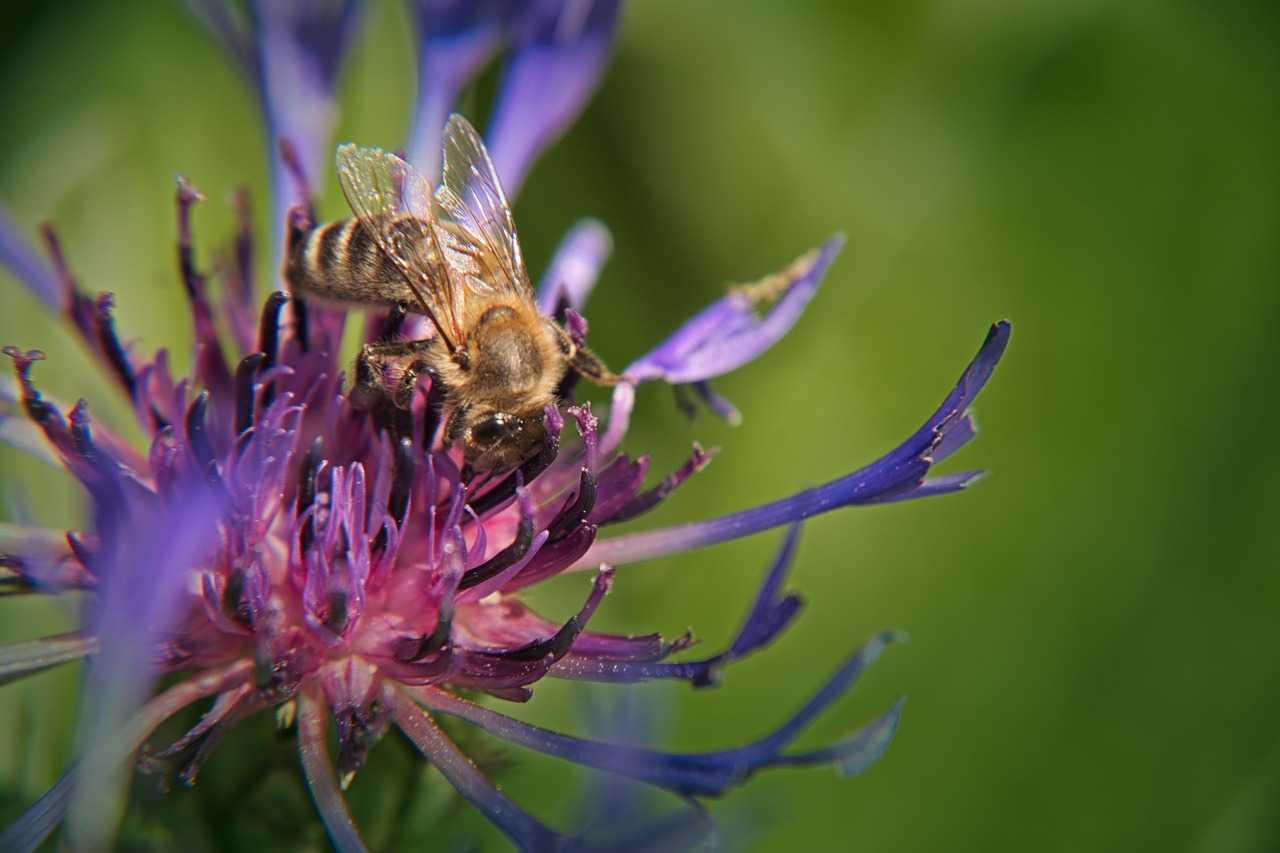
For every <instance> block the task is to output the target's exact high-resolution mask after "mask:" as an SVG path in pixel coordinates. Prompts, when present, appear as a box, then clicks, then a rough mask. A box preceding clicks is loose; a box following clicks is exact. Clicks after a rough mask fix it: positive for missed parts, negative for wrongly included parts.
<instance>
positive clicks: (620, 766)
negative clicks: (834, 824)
mask: <svg viewBox="0 0 1280 853" xmlns="http://www.w3.org/2000/svg"><path fill="white" fill-rule="evenodd" d="M899 638H900V637H899V635H897V634H895V633H894V632H884V633H881V634H879V635H877V636H875V637H873V638H872V639H871V640H869V641H868V642H867V643H866V644H864V645H863V646H862V648H860V649H858V650H857V651H856V652H855V653H854V654H853V655H852V656H850V657H849V659H848V660H847V661H845V663H844V665H843V666H841V667H840V669H838V670H837V671H836V672H835V673H834V674H833V675H832V676H831V677H830V678H829V679H828V680H827V682H826V683H825V684H823V686H822V687H821V688H820V689H819V690H818V692H817V693H815V694H814V696H813V697H812V698H811V699H810V700H809V701H808V702H806V703H805V704H804V706H803V707H801V709H800V710H799V711H798V712H797V713H796V714H794V715H793V716H792V717H791V718H790V719H788V720H787V721H786V722H785V723H784V724H783V725H782V726H780V727H779V728H778V729H777V730H775V731H774V732H773V733H771V734H769V735H767V736H766V737H764V738H761V739H760V740H758V741H755V742H753V743H750V744H747V745H746V746H743V747H739V748H737V749H727V750H721V751H717V752H691V753H666V752H658V751H655V750H648V749H638V748H635V747H631V746H618V745H614V744H607V743H596V742H593V741H588V740H583V739H581V738H575V737H570V736H568V735H562V734H557V733H556V732H552V731H548V730H546V729H542V728H539V727H537V726H531V725H529V724H528V723H524V722H521V721H519V720H515V719H512V718H511V717H507V716H505V715H503V714H499V713H497V712H496V711H492V710H489V709H488V708H483V707H480V706H478V705H474V704H472V703H471V702H468V701H466V700H464V699H461V698H459V697H457V696H455V695H453V694H452V693H449V692H447V691H444V690H441V689H439V688H434V687H421V688H406V692H408V693H409V694H410V695H412V696H414V697H415V698H417V699H418V701H420V702H422V703H423V704H424V705H425V706H426V707H427V708H429V709H431V710H434V711H439V712H441V713H444V714H450V715H452V716H455V717H458V718H460V719H463V720H466V721H467V722H469V723H471V724H472V725H474V726H476V727H477V728H479V729H481V730H482V731H484V732H487V733H488V734H491V735H494V736H495V737H500V738H503V739H505V740H508V741H510V742H512V743H516V744H519V745H521V746H524V747H527V748H529V749H533V750H536V751H538V752H543V753H546V754H547V755H551V756H554V757H556V758H560V759H563V760H565V761H572V762H574V763H575V764H581V765H583V766H585V767H594V768H596V769H597V770H604V771H606V772H609V773H615V774H618V775H621V776H626V777H628V778H631V779H636V780H638V781H641V782H644V783H646V784H649V785H653V786H655V787H659V788H664V789H666V790H669V791H672V792H674V793H677V794H685V795H689V796H698V797H714V796H719V795H721V794H723V793H725V792H726V791H727V790H728V789H729V788H731V787H733V786H735V785H739V784H741V783H743V782H745V781H746V780H747V779H748V778H750V777H751V776H753V775H754V774H755V773H757V772H759V771H761V770H764V769H767V768H769V767H779V766H799V765H804V766H812V765H814V764H817V763H824V764H834V765H836V766H837V767H838V768H839V769H841V770H842V772H843V771H844V770H846V769H848V770H856V769H860V768H863V767H866V766H868V765H870V764H871V763H872V762H874V761H875V759H876V758H878V757H879V756H880V754H881V753H883V752H884V749H885V748H886V747H887V746H888V744H889V740H890V738H891V737H892V734H893V731H894V729H895V727H896V726H897V721H898V715H899V712H900V709H901V700H899V701H898V702H895V703H894V704H893V705H892V706H890V708H889V709H888V710H886V711H885V712H884V713H883V714H881V715H880V716H879V717H877V718H876V719H874V720H872V721H871V722H870V723H869V724H867V725H866V726H864V727H862V728H861V729H859V730H858V731H856V732H853V733H851V734H850V735H847V736H846V737H844V738H842V739H841V740H840V741H838V742H837V743H835V744H832V745H831V746H829V747H826V748H824V749H820V750H812V751H809V752H804V753H799V754H794V755H787V754H786V753H784V752H783V751H782V750H783V749H785V748H786V747H787V746H789V745H790V744H791V742H792V741H794V740H795V739H796V737H798V736H799V734H800V733H801V732H802V731H803V730H804V728H805V727H806V726H808V725H809V723H810V722H812V720H813V719H814V717H816V716H817V715H818V714H819V713H821V712H822V711H824V710H825V709H826V708H827V707H828V706H830V705H831V704H832V703H833V702H835V701H836V700H837V699H838V698H840V697H841V696H843V695H844V694H845V693H846V692H847V691H848V690H849V688H850V687H851V686H852V685H853V683H854V682H855V681H856V680H857V679H858V677H859V676H861V674H862V673H863V672H864V671H865V670H866V668H867V667H868V666H870V665H871V664H872V663H874V662H875V660H876V658H878V657H879V656H880V653H881V652H882V651H883V650H884V648H885V647H886V646H887V645H888V644H889V643H891V642H893V641H895V640H897V639H899Z"/></svg>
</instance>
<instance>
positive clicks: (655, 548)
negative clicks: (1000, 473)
mask: <svg viewBox="0 0 1280 853" xmlns="http://www.w3.org/2000/svg"><path fill="white" fill-rule="evenodd" d="M1009 332H1010V327H1009V324H1008V323H1007V322H1004V321H1002V322H999V323H996V324H995V325H994V326H992V327H991V331H990V332H989V333H988V334H987V338H986V340H985V341H983V343H982V348H981V349H979V350H978V355H977V356H976V357H975V358H974V360H973V361H972V362H971V363H970V364H969V367H968V368H967V369H966V370H965V372H964V374H963V375H961V377H960V381H959V382H958V383H957V384H956V387H955V389H954V390H953V391H952V392H951V393H950V394H949V395H948V396H947V398H946V400H944V401H943V403H942V405H941V406H940V407H939V408H938V410H937V411H936V412H934V413H933V416H932V417H930V418H929V419H928V420H927V421H925V423H924V425H923V426H921V427H920V429H918V430H917V431H916V432H915V434H914V435H912V436H911V438H909V439H907V440H906V441H905V442H903V443H902V444H901V445H899V446H898V447H897V448H895V449H894V450H893V451H892V452H890V453H889V454H887V455H886V456H883V457H881V458H880V459H878V460H876V461H875V462H873V463H871V464H870V465H867V466H866V467H864V468H859V469H858V470H857V471H854V472H853V473H851V474H846V475H845V476H843V477H841V478H839V479H837V480H832V481H831V482H829V483H825V484H823V485H821V486H817V487H815V488H812V489H807V490H805V491H803V492H800V493H798V494H795V495H792V496H791V497H789V498H784V499H782V500H779V501H774V502H773V503H770V504H765V505H764V506H758V507H754V508H752V509H748V510H743V511H742V512H735V513H731V514H729V515H723V516H720V517H719V518H712V519H707V520H705V521H697V522H692V523H690V524H685V525H681V526H679V527H668V528H663V529H659V530H649V531H646V532H644V533H636V534H633V535H630V536H618V537H615V538H613V539H603V540H600V541H597V542H596V543H594V545H593V546H592V548H591V550H590V551H588V552H587V553H586V554H585V555H584V556H583V557H582V558H581V559H580V560H578V561H577V562H576V563H574V564H573V566H571V567H570V568H571V569H572V570H579V571H581V570H584V569H591V568H595V567H596V566H597V565H599V564H600V563H609V564H611V565H621V564H624V563H633V562H636V561H637V560H648V559H652V558H653V557H658V556H662V555H664V554H673V553H677V552H681V551H688V550H690V549H692V548H701V547H704V546H706V545H712V544H714V543H716V542H726V541H728V540H730V539H738V538H740V537H743V536H749V535H751V534H752V533H759V532H760V531H761V530H768V529H769V528H771V527H777V526H778V525H780V524H788V523H791V522H795V521H800V520H802V519H805V518H809V517H810V516H814V515H819V514H820V513H824V512H829V511H831V510H833V509H839V508H840V507H845V506H854V505H858V504H870V503H885V502H888V501H897V500H906V499H909V498H918V497H926V496H929V495H935V494H942V493H945V492H952V491H956V490H957V489H962V488H964V487H965V486H967V485H968V484H969V483H970V482H972V481H973V479H974V478H975V477H977V476H978V475H977V473H966V474H954V475H950V476H947V477H939V478H937V479H936V480H926V479H925V478H926V476H927V475H928V473H929V470H930V469H931V468H932V467H933V464H934V463H935V462H936V461H937V455H936V454H937V452H938V450H939V448H941V449H943V450H944V451H945V453H946V454H950V453H952V452H954V451H955V450H956V449H957V448H958V447H959V446H960V445H961V444H963V443H964V442H967V441H968V440H969V439H971V438H973V436H974V425H973V421H972V418H971V416H970V414H969V404H970V403H971V402H972V401H973V399H974V398H975V397H977V396H978V393H979V392H980V391H981V390H982V388H983V386H984V385H986V383H987V380H988V379H990V378H991V372H992V371H993V370H995V366H996V364H997V363H998V362H999V361H1000V357H1001V356H1002V355H1003V354H1004V351H1005V347H1006V346H1008V343H1009ZM610 431H611V432H612V424H611V425H610ZM953 434H955V435H958V436H959V437H958V438H952V437H951V436H952V435H953ZM608 442H609V436H606V438H605V441H604V442H603V444H605V445H607V444H608Z"/></svg>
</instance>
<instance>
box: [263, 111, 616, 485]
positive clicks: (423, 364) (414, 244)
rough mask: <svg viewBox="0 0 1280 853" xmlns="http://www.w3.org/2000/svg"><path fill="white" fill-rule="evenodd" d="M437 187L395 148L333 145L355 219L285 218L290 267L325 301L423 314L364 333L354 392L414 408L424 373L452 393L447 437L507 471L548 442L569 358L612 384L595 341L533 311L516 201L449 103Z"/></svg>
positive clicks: (477, 461)
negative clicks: (367, 338)
mask: <svg viewBox="0 0 1280 853" xmlns="http://www.w3.org/2000/svg"><path fill="white" fill-rule="evenodd" d="M443 150H444V166H443V179H442V181H441V183H440V185H439V186H438V187H436V188H435V190H434V192H433V191H432V190H431V187H430V185H429V183H428V181H427V180H426V178H424V177H423V176H422V175H421V174H420V173H419V172H417V171H416V170H415V169H414V168H413V167H412V166H410V165H409V164H408V163H406V162H405V161H404V160H402V159H400V158H399V157H397V156H395V155H394V154H391V153H388V152H386V151H383V150H381V149H379V148H363V147H360V146H357V145H354V144H352V143H347V144H345V145H341V146H339V147H338V150H337V154H336V161H337V168H338V179H339V182H340V183H341V186H342V192H343V194H344V195H345V196H346V199H347V203H348V204H349V205H350V206H351V210H352V212H353V213H354V214H355V216H354V217H353V218H350V219H345V220H341V221H338V222H333V223H330V224H328V225H323V226H320V227H316V228H308V227H302V226H300V225H298V224H297V223H294V224H292V225H291V229H290V235H289V247H288V252H287V258H286V261H285V270H284V275H285V278H286V280H287V281H288V282H289V283H290V285H291V286H292V287H293V288H294V289H295V290H298V291H301V292H303V293H305V294H308V295H311V296H314V297H317V298H318V299H320V300H321V301H328V302H342V303H358V304H364V305H380V306H392V307H399V308H401V309H404V310H408V311H412V312H418V313H421V314H423V315H425V316H426V317H427V318H428V319H429V320H430V321H431V323H432V325H433V326H434V327H435V328H434V333H433V334H431V336H429V337H428V338H426V339H425V340H417V341H382V342H377V343H371V344H366V345H365V346H364V348H363V349H362V350H361V353H360V355H359V357H358V358H357V360H356V366H355V379H354V383H353V384H352V386H351V389H350V399H351V400H352V403H353V404H354V405H355V406H357V407H358V408H361V409H365V410H369V409H374V408H377V407H378V406H380V405H395V406H398V407H400V408H408V406H409V404H410V401H411V399H412V394H413V390H414V386H415V384H416V383H417V381H418V380H419V379H420V378H421V376H422V375H423V374H426V375H428V376H430V377H431V380H432V382H434V383H435V384H436V385H437V387H439V388H440V389H441V390H442V391H443V394H444V405H445V408H446V409H447V410H448V411H449V416H448V419H447V421H446V423H445V428H444V441H445V443H446V444H447V445H450V446H453V445H456V446H459V447H461V449H462V452H463V458H464V460H465V461H466V463H467V464H468V465H469V466H470V468H471V469H472V470H475V471H500V470H504V469H508V468H513V467H515V466H517V465H519V464H520V463H522V462H524V461H525V460H526V459H529V458H530V457H532V456H534V455H535V454H536V453H538V451H539V450H541V448H542V445H543V440H544V438H545V436H546V425H545V423H544V410H545V409H546V407H547V406H549V405H554V404H556V403H557V399H556V391H557V389H558V387H559V385H560V382H561V380H562V379H563V377H564V375H565V371H566V370H567V369H572V370H574V371H575V372H577V373H578V374H580V375H582V376H585V377H587V378H589V379H591V380H593V381H595V382H597V383H600V384H606V385H609V384H614V383H616V382H617V381H618V378H617V377H615V376H614V375H613V374H611V373H610V372H609V371H608V369H607V368H606V367H605V366H604V365H603V363H601V362H600V360H599V359H598V358H596V356H595V355H594V354H593V353H591V351H590V350H588V349H586V348H585V347H583V346H579V345H578V344H577V343H576V342H575V341H574V340H573V338H572V337H570V335H569V334H568V333H567V332H566V331H565V330H564V329H563V328H561V327H560V325H559V324H558V323H556V322H555V321H554V320H552V319H549V318H547V317H543V316H542V315H541V314H539V313H538V308H537V305H536V304H535V302H534V295H533V289H532V287H531V286H530V285H529V276H528V273H527V272H526V271H525V267H524V260H523V256H522V255H521V252H520V241H519V240H518V239H517V237H516V229H515V223H514V222H513V221H512V216H511V207H510V205H509V204H508V203H507V199H506V196H505V195H504V194H503V191H502V186H501V185H500V184H499V182H498V175H497V172H496V171H495V169H494V167H493V163H492V161H490V159H489V154H488V152H487V151H486V150H485V146H484V142H483V141H482V140H481V138H480V135H479V134H478V133H476V131H475V129H474V128H473V127H472V126H471V124H470V123H469V122H468V121H467V120H466V119H465V118H463V117H462V116H460V115H458V114H456V113H455V114H454V115H452V116H450V117H449V121H448V123H447V124H446V126H445V129H444V137H443Z"/></svg>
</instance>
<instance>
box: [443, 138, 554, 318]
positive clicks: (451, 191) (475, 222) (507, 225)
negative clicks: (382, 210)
mask: <svg viewBox="0 0 1280 853" xmlns="http://www.w3.org/2000/svg"><path fill="white" fill-rule="evenodd" d="M442 147H443V148H444V180H443V182H442V183H441V184H440V186H439V187H438V188H437V189H436V214H437V216H438V217H439V220H438V221H439V230H440V243H441V246H442V248H443V249H444V256H445V258H446V260H447V262H448V265H449V266H450V267H451V268H452V270H453V272H454V273H455V275H454V281H455V282H458V283H459V284H461V285H463V286H465V287H466V288H467V289H468V290H470V291H472V292H474V293H478V294H485V295H487V294H506V295H511V296H518V297H520V298H522V299H527V300H529V301H530V302H532V301H533V288H531V287H530V286H529V274H528V273H527V272H525V268H524V257H523V255H522V254H521V252H520V241H519V239H518V238H517V237H516V226H515V222H514V220H513V219H512V218H511V206H510V205H509V204H508V203H507V197H506V195H505V194H503V192H502V185H501V184H500V183H499V182H498V173H497V171H496V170H495V169H494V168H493V162H492V161H491V160H490V159H489V152H488V151H486V150H485V147H484V141H483V140H482V139H481V138H480V134H478V133H476V130H475V128H473V127H472V126H471V123H470V122H468V121H467V120H466V119H465V118H463V117H462V116H460V115H458V114H457V113H454V114H453V115H451V116H449V121H448V123H447V124H446V125H445V128H444V139H443V146H442Z"/></svg>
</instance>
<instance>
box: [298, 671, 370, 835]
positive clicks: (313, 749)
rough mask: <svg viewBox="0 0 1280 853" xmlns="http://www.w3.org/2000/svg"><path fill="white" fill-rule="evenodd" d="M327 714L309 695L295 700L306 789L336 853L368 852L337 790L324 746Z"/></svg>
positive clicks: (306, 693)
mask: <svg viewBox="0 0 1280 853" xmlns="http://www.w3.org/2000/svg"><path fill="white" fill-rule="evenodd" d="M327 713H328V711H327V709H326V708H325V707H323V705H322V703H321V701H320V699H319V697H317V696H313V695H311V692H310V691H304V692H303V693H302V694H300V695H299V696H298V754H299V756H300V757H301V758H302V769H303V772H304V773H305V774H306V777H307V789H308V790H310V791H311V798H312V799H313V800H314V801H315V804H316V811H318V812H319V813H320V819H321V820H322V821H324V828H325V829H326V830H327V831H328V833H329V840H330V841H332V842H333V846H334V847H335V848H336V849H337V850H338V851H339V853H360V851H364V850H367V849H368V848H367V847H365V845H364V840H363V839H361V838H360V830H358V829H356V824H355V821H354V820H352V819H351V811H350V810H349V809H348V808H347V801H346V798H344V797H343V796H342V791H340V790H339V789H338V777H337V776H336V775H335V774H334V772H333V764H332V763H331V762H330V761H329V749H328V746H327V745H326V744H325V730H326V729H327V728H328V727H327V725H326V724H325V720H326V715H327Z"/></svg>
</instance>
